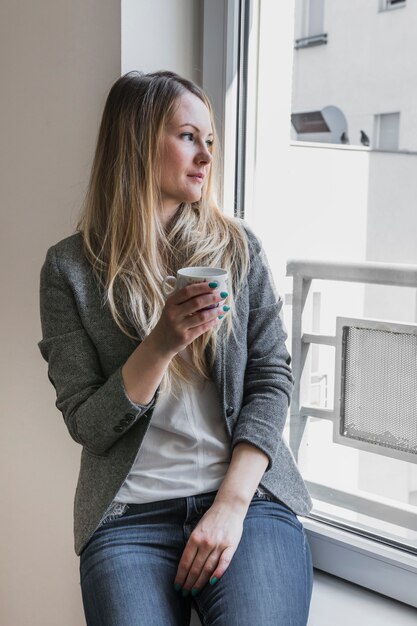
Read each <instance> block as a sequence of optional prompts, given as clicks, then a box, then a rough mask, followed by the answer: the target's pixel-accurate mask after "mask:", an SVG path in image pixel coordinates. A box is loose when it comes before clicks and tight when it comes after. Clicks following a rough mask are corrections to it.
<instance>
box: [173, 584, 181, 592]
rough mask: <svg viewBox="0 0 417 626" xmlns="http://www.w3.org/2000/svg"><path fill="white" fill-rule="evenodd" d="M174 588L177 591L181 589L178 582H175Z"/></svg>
mask: <svg viewBox="0 0 417 626" xmlns="http://www.w3.org/2000/svg"><path fill="white" fill-rule="evenodd" d="M174 589H175V591H179V590H180V589H181V585H180V583H175V585H174Z"/></svg>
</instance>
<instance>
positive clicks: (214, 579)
mask: <svg viewBox="0 0 417 626" xmlns="http://www.w3.org/2000/svg"><path fill="white" fill-rule="evenodd" d="M216 582H217V578H216V577H215V576H213V578H212V579H211V580H210V585H215V584H216Z"/></svg>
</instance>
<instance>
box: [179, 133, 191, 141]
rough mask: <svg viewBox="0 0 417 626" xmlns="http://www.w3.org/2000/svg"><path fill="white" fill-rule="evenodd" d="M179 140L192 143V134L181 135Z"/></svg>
mask: <svg viewBox="0 0 417 626" xmlns="http://www.w3.org/2000/svg"><path fill="white" fill-rule="evenodd" d="M181 138H182V139H185V140H186V141H194V135H193V133H181Z"/></svg>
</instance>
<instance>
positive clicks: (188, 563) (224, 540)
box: [174, 502, 246, 596]
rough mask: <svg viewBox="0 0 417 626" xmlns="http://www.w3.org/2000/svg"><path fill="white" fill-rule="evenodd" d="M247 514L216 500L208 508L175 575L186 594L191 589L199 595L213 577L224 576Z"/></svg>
mask: <svg viewBox="0 0 417 626" xmlns="http://www.w3.org/2000/svg"><path fill="white" fill-rule="evenodd" d="M245 514H246V512H245V513H244V514H243V513H242V511H241V510H239V509H238V508H236V507H235V506H232V505H229V504H226V503H216V502H214V503H213V504H212V506H211V507H210V508H209V509H208V511H206V513H205V514H204V515H203V517H202V518H201V520H200V521H199V523H198V524H197V526H196V527H195V529H194V530H193V532H192V533H191V535H190V538H189V540H188V542H187V545H186V546H185V550H184V552H183V554H182V557H181V560H180V563H179V565H178V570H177V575H176V576H175V581H174V582H175V587H176V589H178V590H179V589H180V588H182V594H183V596H186V595H188V593H189V592H190V591H192V594H193V595H196V594H197V593H198V592H199V591H201V590H202V588H203V587H204V585H206V584H207V583H208V582H209V580H210V581H213V582H212V584H214V583H215V582H217V580H219V579H220V578H221V577H222V576H223V574H224V573H225V571H226V570H227V568H228V567H229V565H230V562H231V560H232V558H233V555H234V553H235V552H236V549H237V547H238V545H239V541H240V538H241V537H242V531H243V520H244V518H245ZM214 579H216V580H214ZM179 585H180V586H179Z"/></svg>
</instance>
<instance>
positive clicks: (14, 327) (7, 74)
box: [0, 0, 200, 626]
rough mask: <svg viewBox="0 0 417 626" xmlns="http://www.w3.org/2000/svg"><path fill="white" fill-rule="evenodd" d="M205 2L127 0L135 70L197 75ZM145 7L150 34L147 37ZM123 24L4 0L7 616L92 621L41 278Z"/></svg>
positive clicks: (1, 454) (76, 195)
mask: <svg viewBox="0 0 417 626" xmlns="http://www.w3.org/2000/svg"><path fill="white" fill-rule="evenodd" d="M129 5H130V7H129ZM174 5H175V11H176V12H175V16H176V17H175V20H176V21H175V23H174V28H172V24H171V26H170V24H169V23H168V21H167V20H165V22H164V25H163V30H162V31H161V20H160V17H159V16H160V15H161V11H162V12H163V11H164V10H165V15H170V12H172V11H173V10H174V9H173V6H174ZM199 7H200V2H197V3H195V2H193V0H187V1H185V0H165V1H164V2H162V0H158V1H155V0H152V1H151V0H137V1H136V2H126V3H123V19H124V23H125V24H126V19H127V18H128V15H129V10H131V11H133V9H134V10H135V16H133V13H132V20H133V21H130V22H129V24H128V27H129V28H128V30H129V41H130V43H129V53H128V52H127V51H126V52H124V54H123V59H124V60H123V65H124V66H125V64H127V65H128V66H129V67H127V69H132V67H133V66H132V65H131V63H134V64H139V62H140V65H141V66H142V67H141V68H140V69H142V68H144V69H156V67H166V68H168V69H174V70H176V71H178V72H180V73H184V74H186V75H188V76H191V77H193V78H196V79H198V67H199V54H200V52H199V45H198V37H196V36H195V32H196V31H195V30H194V29H195V27H196V24H197V23H198V15H199V13H198V12H199ZM142 14H143V15H146V29H145V30H146V33H147V34H146V36H143V34H142V36H141V35H140V33H141V32H142V33H143V32H144V29H143V22H142V19H141V17H140V16H141V15H142ZM136 27H137V31H135V29H136ZM176 28H178V33H179V36H178V33H177V31H176V30H175V29H176ZM185 29H186V30H187V33H185ZM120 32H121V6H120V2H118V1H115V0H89V1H88V2H85V1H84V0H72V2H68V1H66V0H42V1H41V2H33V1H31V0H2V3H1V9H0V63H1V66H0V78H1V82H0V85H1V97H0V124H1V133H0V137H1V143H0V177H1V179H0V215H1V218H0V254H1V263H0V281H1V294H2V303H3V307H2V324H1V351H0V368H1V370H0V374H1V389H0V416H1V423H2V426H3V433H2V437H1V443H0V445H1V450H0V459H1V461H0V463H1V465H0V475H1V493H2V502H1V509H2V510H1V515H0V555H1V558H0V623H1V624H2V625H3V624H4V626H29V625H30V626H57V625H58V624H59V626H81V625H82V624H83V623H84V619H83V614H82V607H81V599H80V591H79V583H78V559H77V558H76V556H75V554H74V552H73V539H72V502H73V495H74V489H75V485H76V480H77V473H78V463H79V449H78V446H77V445H76V444H75V443H74V442H73V441H72V440H71V438H70V437H69V435H68V434H67V431H66V428H65V426H64V424H63V421H62V418H61V416H60V414H59V413H58V411H57V410H56V409H55V408H54V401H55V396H54V390H53V388H52V386H51V385H50V383H49V382H48V380H47V375H46V364H45V363H44V362H43V361H42V359H41V356H40V353H39V351H38V348H37V345H36V344H37V342H38V341H39V339H40V324H39V314H38V284H39V270H40V267H41V265H42V262H43V259H44V257H45V252H46V249H47V247H48V246H50V245H51V244H53V243H55V242H56V241H58V240H59V239H60V238H62V237H65V236H66V235H69V234H70V233H71V232H72V230H73V228H74V224H75V221H76V217H77V214H78V210H79V206H80V203H81V200H82V196H83V193H84V190H85V185H86V182H87V178H88V169H89V164H90V161H91V156H92V152H93V148H94V141H95V137H96V132H97V127H98V123H99V118H100V114H101V110H102V107H103V104H104V99H105V95H106V93H107V91H108V89H109V87H110V85H111V84H112V82H113V81H114V80H115V79H116V78H117V77H118V76H119V75H120V72H121V67H122V65H121V37H120ZM136 33H137V34H136ZM151 33H153V34H154V35H155V36H151ZM190 33H191V34H190ZM146 37H147V38H146ZM123 48H124V46H123ZM173 50H175V51H176V53H175V54H174V53H173ZM134 55H137V56H135V57H134ZM133 57H134V58H133ZM156 61H157V62H156ZM155 63H156V65H155Z"/></svg>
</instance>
